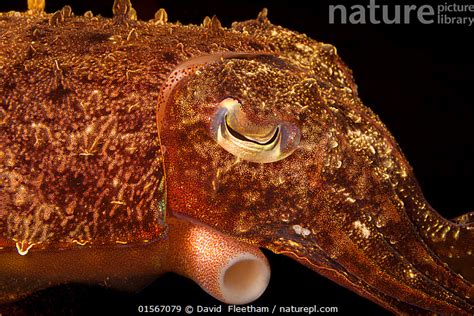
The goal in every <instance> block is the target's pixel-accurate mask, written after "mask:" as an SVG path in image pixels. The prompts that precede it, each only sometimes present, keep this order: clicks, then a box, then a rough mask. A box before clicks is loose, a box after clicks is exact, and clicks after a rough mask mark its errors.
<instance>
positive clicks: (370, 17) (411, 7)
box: [329, 0, 474, 26]
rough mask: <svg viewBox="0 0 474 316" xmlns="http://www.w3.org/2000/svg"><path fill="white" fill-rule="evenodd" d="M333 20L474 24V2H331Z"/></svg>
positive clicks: (333, 21) (352, 22) (331, 20)
mask: <svg viewBox="0 0 474 316" xmlns="http://www.w3.org/2000/svg"><path fill="white" fill-rule="evenodd" d="M329 23H330V24H336V23H340V24H412V23H421V24H447V25H466V26H472V25H473V24H474V3H473V4H465V3H463V4H459V3H448V2H445V3H443V4H422V5H420V4H404V5H400V4H379V3H377V1H376V0H370V1H369V2H368V3H367V2H364V3H361V4H354V5H345V4H332V5H329Z"/></svg>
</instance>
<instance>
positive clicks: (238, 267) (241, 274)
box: [220, 253, 270, 304]
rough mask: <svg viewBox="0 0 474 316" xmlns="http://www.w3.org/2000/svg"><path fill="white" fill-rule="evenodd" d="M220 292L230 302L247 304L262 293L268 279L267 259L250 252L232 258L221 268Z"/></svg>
mask: <svg viewBox="0 0 474 316" xmlns="http://www.w3.org/2000/svg"><path fill="white" fill-rule="evenodd" d="M220 281H221V282H220V283H221V285H220V286H221V293H222V296H223V297H224V300H225V301H226V302H227V303H230V304H247V303H250V302H252V301H254V300H256V299H257V298H259V297H260V295H262V294H263V292H264V291H265V289H266V288H267V286H268V282H269V281H270V267H269V265H268V262H267V260H265V259H262V258H260V257H257V256H255V255H253V254H250V253H242V254H239V255H238V256H236V257H234V258H232V259H231V260H230V261H229V263H228V264H227V266H226V267H225V268H224V269H222V275H221V280H220Z"/></svg>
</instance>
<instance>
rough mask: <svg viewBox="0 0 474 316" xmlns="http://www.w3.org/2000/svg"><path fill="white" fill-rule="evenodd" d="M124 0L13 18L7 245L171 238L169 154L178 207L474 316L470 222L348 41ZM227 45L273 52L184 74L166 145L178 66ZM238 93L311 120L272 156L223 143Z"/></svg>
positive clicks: (6, 105)
mask: <svg viewBox="0 0 474 316" xmlns="http://www.w3.org/2000/svg"><path fill="white" fill-rule="evenodd" d="M114 8H115V7H114ZM115 10H116V12H115V13H116V17H115V19H103V18H100V17H98V18H91V17H65V18H61V17H64V15H66V16H67V15H68V14H64V12H63V13H60V15H57V14H56V17H54V16H53V15H31V14H2V15H0V34H1V37H0V51H1V52H7V51H8V52H11V55H8V54H5V53H2V54H0V74H1V78H3V82H0V94H1V95H2V107H1V108H0V111H1V112H0V115H1V117H0V124H1V125H0V129H1V130H0V131H1V133H0V138H1V142H0V159H1V160H0V161H1V163H0V176H1V178H0V179H1V180H0V181H1V182H0V188H1V191H0V205H2V206H3V207H2V209H1V210H0V212H2V213H1V216H0V222H1V223H0V229H1V231H0V243H1V244H0V246H1V247H3V248H4V251H11V249H12V248H13V247H15V246H16V245H17V242H18V241H26V242H27V244H26V246H25V245H24V244H21V245H20V246H21V247H28V246H29V245H33V247H32V248H31V251H35V250H36V251H47V250H48V249H58V248H68V247H80V245H78V244H77V243H80V244H83V243H85V242H86V243H89V244H91V245H94V246H95V245H107V246H111V245H116V244H117V243H123V242H126V243H137V242H144V241H148V240H153V239H157V238H160V237H163V230H164V227H165V225H166V224H165V223H164V219H165V214H164V212H163V207H161V208H160V205H162V203H161V204H160V202H161V201H163V194H164V193H163V192H164V189H163V185H164V184H162V178H163V174H164V171H163V168H162V167H161V162H162V153H163V152H164V155H163V156H164V161H165V170H166V187H167V190H168V191H167V202H168V204H167V212H168V214H173V213H174V214H178V213H181V214H185V215H187V216H190V217H192V218H194V219H197V220H199V221H200V222H202V223H205V224H208V225H210V226H211V227H213V228H215V229H217V230H219V231H222V232H224V233H226V234H229V235H232V236H235V237H236V238H238V239H240V240H243V241H246V242H248V243H251V244H255V245H259V246H263V247H266V248H268V249H271V250H273V251H274V252H277V253H283V254H286V255H289V256H290V257H293V258H295V259H296V260H298V261H300V262H301V263H303V264H304V265H306V266H308V267H310V268H311V269H313V270H315V271H317V272H319V273H321V274H323V275H325V276H327V277H329V278H331V279H332V280H334V281H336V282H338V283H339V284H341V285H343V286H346V287H348V288H350V289H352V290H354V291H356V292H357V293H359V294H360V295H363V296H365V297H367V298H369V299H371V300H373V301H375V302H377V303H378V304H380V305H382V306H384V307H386V308H387V309H389V310H391V311H393V312H395V313H410V314H412V313H427V312H430V311H431V312H435V313H442V314H472V312H473V311H474V306H473V305H474V302H473V296H474V291H473V285H472V282H473V278H472V267H473V264H472V263H473V256H472V251H473V249H472V247H473V246H472V245H473V244H474V230H473V229H474V227H473V225H472V220H470V219H469V217H468V216H466V218H465V219H464V221H462V220H459V221H458V222H457V223H455V222H449V221H447V220H445V219H443V218H442V217H441V216H440V215H439V214H437V213H436V212H435V211H434V210H432V209H431V207H430V206H429V205H428V203H427V202H426V201H425V200H424V198H423V196H422V193H421V191H420V189H419V188H418V185H417V183H416V180H415V178H414V176H413V173H412V170H411V168H410V166H409V165H408V163H407V162H406V160H405V158H404V156H403V154H402V153H401V151H400V149H399V148H398V146H397V145H396V142H395V141H394V139H393V138H392V137H391V135H390V134H389V133H388V131H387V130H386V128H385V127H384V126H383V124H382V123H381V122H380V121H379V119H378V118H377V116H376V115H374V114H373V113H372V112H371V111H370V110H369V109H368V108H366V107H365V106H364V105H363V104H362V102H361V101H360V100H359V98H358V96H357V88H356V86H355V83H354V81H353V78H352V75H351V72H350V70H349V69H348V68H347V67H346V66H345V65H344V64H343V63H342V61H341V60H340V58H339V57H338V55H337V53H336V50H335V48H334V47H332V46H331V45H327V44H323V43H320V42H316V41H314V40H311V39H309V38H307V37H306V36H304V35H301V34H298V33H295V32H292V31H289V30H286V29H284V28H281V27H278V26H274V25H272V24H271V23H270V22H269V21H268V20H267V19H266V16H265V14H261V15H260V16H259V18H258V19H257V20H253V21H248V22H242V23H235V24H233V26H232V28H230V29H223V28H221V27H220V25H219V23H218V21H217V20H216V19H214V20H213V21H210V20H207V21H206V23H205V26H204V27H200V26H181V25H176V24H170V23H166V21H164V20H163V17H161V19H160V20H157V21H152V22H141V21H134V20H132V19H130V17H131V14H130V12H131V11H130V8H128V9H127V8H125V9H124V8H120V6H119V8H118V9H117V8H115ZM117 10H118V12H117ZM225 51H235V52H258V53H265V54H262V55H255V56H248V57H246V58H225V59H219V60H217V61H213V62H210V63H208V64H207V65H204V66H202V67H201V68H200V69H199V71H197V72H196V73H195V74H190V75H189V76H187V77H185V78H184V79H182V80H181V81H180V82H179V83H178V85H177V86H176V87H175V89H174V90H173V93H172V95H171V98H170V99H169V100H168V102H167V104H166V106H167V107H166V112H165V116H164V120H163V122H164V123H163V127H162V130H161V132H160V135H161V141H162V143H163V145H165V148H166V150H160V145H159V138H158V129H157V125H156V111H157V106H158V100H159V91H160V87H161V85H162V84H163V83H164V82H165V80H166V78H167V76H168V74H170V73H171V72H172V70H173V69H174V68H176V67H177V66H178V65H179V64H181V63H182V62H184V61H186V60H189V59H191V58H192V57H195V56H200V55H206V54H210V55H212V54H215V53H218V52H225ZM228 97H232V98H234V99H237V100H239V102H240V103H241V104H242V109H243V111H244V112H245V113H246V114H247V116H248V118H249V119H250V120H251V121H252V122H253V123H255V124H256V125H262V126H263V125H268V124H276V123H278V122H283V121H284V122H291V123H293V124H295V125H297V126H298V127H299V128H300V131H301V143H300V146H299V147H298V149H297V150H296V151H295V152H294V153H293V154H292V155H290V156H289V157H287V158H285V159H283V160H281V161H277V162H273V163H268V164H257V163H252V162H247V161H244V160H241V159H238V158H237V157H235V156H234V155H232V154H230V153H228V152H227V151H225V150H224V149H222V148H221V147H220V146H219V145H218V144H217V143H216V142H215V140H214V139H213V138H212V137H211V136H210V132H209V125H210V122H211V121H212V118H213V116H214V113H215V111H216V108H217V107H218V104H219V103H220V102H221V101H222V100H223V99H225V98H228ZM115 179H117V181H115ZM71 204H72V205H73V206H74V208H73V209H72V210H70V209H69V208H68V206H70V205H71ZM71 208H72V206H71ZM71 212H72V214H70V213H71ZM63 223H64V224H63ZM79 223H80V224H81V225H78V224H79ZM295 225H297V226H295ZM298 227H299V229H298ZM301 229H306V230H304V233H302V231H301ZM74 241H75V242H74ZM445 262H448V263H449V264H450V266H447V265H446V264H445ZM462 275H464V277H463V276H462Z"/></svg>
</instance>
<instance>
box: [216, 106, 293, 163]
mask: <svg viewBox="0 0 474 316" xmlns="http://www.w3.org/2000/svg"><path fill="white" fill-rule="evenodd" d="M210 129H211V135H212V137H213V138H214V139H215V140H216V141H217V143H218V144H219V145H220V146H221V147H222V148H224V149H225V150H227V151H228V152H229V153H231V154H233V155H234V156H237V157H239V158H241V159H243V160H247V161H251V162H258V163H268V162H274V161H278V160H281V159H284V158H286V157H288V156H289V155H291V154H292V153H293V152H294V151H295V150H296V149H297V148H298V145H299V143H300V138H301V135H300V130H299V128H298V127H297V126H295V125H294V124H291V123H288V122H280V123H276V124H273V123H263V124H255V123H253V122H252V121H251V120H249V118H248V117H247V115H246V113H245V112H244V111H243V110H242V105H241V104H240V102H239V101H238V100H236V99H233V98H226V99H224V100H223V101H221V102H220V103H219V106H218V107H217V111H216V113H215V115H214V117H213V118H212V121H211V126H210Z"/></svg>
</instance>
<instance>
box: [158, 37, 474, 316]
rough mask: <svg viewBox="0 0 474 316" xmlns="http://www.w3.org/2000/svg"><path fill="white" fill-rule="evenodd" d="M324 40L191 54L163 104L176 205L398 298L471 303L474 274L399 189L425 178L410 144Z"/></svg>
mask: <svg viewBox="0 0 474 316" xmlns="http://www.w3.org/2000/svg"><path fill="white" fill-rule="evenodd" d="M318 54H319V55H318V56H315V61H316V62H317V63H315V64H313V65H309V66H305V65H302V64H301V63H298V62H297V61H298V58H297V56H290V57H288V56H286V57H285V56H278V55H273V54H268V53H219V54H215V55H207V56H200V57H197V58H195V59H193V60H190V61H188V62H186V63H185V64H183V65H182V66H180V67H178V69H177V70H176V71H175V72H174V73H173V74H172V76H171V79H170V81H169V84H168V85H165V87H164V90H163V93H162V97H161V99H160V109H159V111H158V125H159V127H160V134H161V141H162V145H163V146H164V150H165V154H164V159H165V165H166V177H167V183H168V206H169V208H170V212H171V214H173V215H174V216H176V217H180V218H187V219H190V220H192V221H197V222H199V223H203V224H205V225H207V226H208V227H210V228H212V229H215V230H216V231H219V232H221V233H222V234H224V235H226V236H232V237H233V238H235V239H237V240H239V241H240V242H244V243H246V244H249V245H254V246H255V247H264V248H267V249H270V250H272V251H274V252H276V253H282V254H285V255H288V256H290V257H292V258H294V259H296V260H298V261H299V262H301V263H302V264H304V265H306V266H308V267H310V268H311V269H313V270H315V271H317V272H319V273H321V274H323V275H325V276H326V277H329V278H331V279H332V280H334V281H336V282H338V283H339V284H341V285H343V286H346V287H348V288H351V289H352V290H354V291H356V292H357V293H359V294H360V295H363V296H365V297H367V298H370V299H372V300H373V301H375V302H377V303H379V304H381V305H383V306H385V307H386V308H388V309H390V310H392V311H394V312H400V313H411V312H419V311H420V310H423V309H431V310H435V311H440V312H446V311H449V312H451V311H456V312H459V311H466V310H469V308H471V307H472V305H469V304H470V303H469V302H468V301H469V295H470V294H472V293H471V292H472V287H470V285H469V284H468V282H466V281H464V280H462V278H460V277H459V276H455V275H454V274H453V273H452V272H451V271H450V270H449V269H448V268H447V267H446V266H445V265H444V264H443V263H442V262H440V261H439V259H438V258H437V257H435V256H433V254H432V252H431V251H430V250H429V249H428V248H427V246H426V244H425V243H424V242H423V241H422V240H421V239H420V237H419V234H418V233H417V231H416V228H414V226H413V225H412V224H411V222H410V220H409V214H408V213H409V212H408V211H407V210H405V209H404V207H407V206H406V205H405V206H403V205H402V204H403V201H401V198H399V195H397V194H396V192H398V191H397V188H401V189H404V188H405V189H407V188H409V187H410V186H411V187H413V185H414V184H413V182H412V173H411V169H410V167H409V165H408V163H407V162H406V160H405V159H404V157H403V154H402V153H401V151H400V150H399V148H398V146H397V145H396V143H395V141H394V140H393V138H392V137H391V136H390V134H389V133H388V132H387V131H386V129H385V127H384V126H383V124H382V123H380V121H379V120H378V118H377V117H376V116H375V115H374V114H373V113H372V112H371V111H370V110H369V109H368V108H366V107H365V106H364V105H363V104H362V103H361V101H360V100H359V98H358V97H357V92H356V86H355V84H354V82H353V80H352V76H351V72H350V70H348V69H347V67H345V66H344V65H343V63H342V62H341V61H340V59H339V57H338V56H337V55H336V53H335V50H334V49H333V47H332V46H330V45H321V46H320V51H319V53H318ZM402 191H403V190H402ZM405 192H406V191H405ZM400 196H401V195H400ZM407 203H408V202H407ZM420 203H421V202H420ZM402 239H404V240H405V241H406V242H407V243H409V244H410V247H404V246H403V243H399V241H400V240H402ZM432 275H436V278H437V281H434V280H433V277H432ZM449 286H451V288H453V290H451V289H450V288H449ZM466 297H467V298H466ZM466 300H467V301H466Z"/></svg>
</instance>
